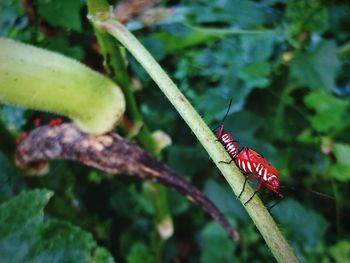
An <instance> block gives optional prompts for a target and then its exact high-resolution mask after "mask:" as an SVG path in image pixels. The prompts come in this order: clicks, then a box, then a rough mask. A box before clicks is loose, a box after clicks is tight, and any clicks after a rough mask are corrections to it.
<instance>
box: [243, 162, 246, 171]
mask: <svg viewBox="0 0 350 263" xmlns="http://www.w3.org/2000/svg"><path fill="white" fill-rule="evenodd" d="M242 170H243V171H245V172H246V169H245V163H244V162H243V161H242Z"/></svg>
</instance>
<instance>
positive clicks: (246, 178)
mask: <svg viewBox="0 0 350 263" xmlns="http://www.w3.org/2000/svg"><path fill="white" fill-rule="evenodd" d="M247 180H248V176H246V177H245V179H244V184H243V188H242V191H241V192H240V194H239V195H238V197H237V198H238V199H239V198H241V195H242V194H243V192H244V188H245V185H246V183H247Z"/></svg>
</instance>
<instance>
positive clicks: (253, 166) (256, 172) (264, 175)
mask: <svg viewBox="0 0 350 263" xmlns="http://www.w3.org/2000/svg"><path fill="white" fill-rule="evenodd" d="M235 161H236V164H237V165H238V167H239V168H240V169H241V170H242V171H244V172H246V173H250V174H253V175H247V176H246V177H245V181H244V185H243V189H242V191H241V193H240V194H239V196H238V198H240V197H241V195H242V193H243V191H244V188H245V185H246V183H247V180H258V181H259V183H258V185H257V186H256V189H255V192H254V194H253V195H252V196H251V197H250V198H249V199H248V201H246V202H245V203H244V204H245V205H246V204H247V203H248V202H249V201H250V200H252V198H253V197H254V196H255V194H256V193H257V192H258V191H259V189H260V187H261V185H262V184H264V185H265V186H266V188H267V189H268V190H269V191H271V192H274V193H275V194H277V195H278V196H279V197H280V198H284V196H283V195H282V194H281V193H280V192H279V190H278V189H279V173H278V170H277V169H276V168H275V167H273V166H272V165H271V164H270V163H269V162H268V161H267V160H266V159H265V158H264V157H263V156H262V155H260V154H258V153H257V152H256V151H254V150H252V149H249V148H244V149H242V150H241V151H240V152H239V154H238V155H237V156H236V158H235ZM271 208H272V207H271ZM271 208H270V209H271Z"/></svg>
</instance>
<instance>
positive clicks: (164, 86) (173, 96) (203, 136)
mask: <svg viewBox="0 0 350 263" xmlns="http://www.w3.org/2000/svg"><path fill="white" fill-rule="evenodd" d="M99 17H101V16H98V17H90V19H91V21H92V23H93V24H94V25H95V26H98V27H100V28H101V29H104V30H106V32H108V33H109V34H111V35H112V36H114V37H115V38H116V39H117V40H118V41H119V42H120V43H121V44H122V45H124V46H125V47H126V48H127V50H129V52H130V53H131V54H132V55H133V56H134V57H135V58H136V60H137V61H138V62H139V63H140V64H141V65H142V66H143V68H144V69H145V70H146V71H147V72H148V74H149V75H150V76H151V77H152V79H153V80H154V81H155V82H156V83H157V84H158V86H159V88H160V89H161V90H162V92H163V93H164V94H165V96H166V97H167V98H168V99H169V101H170V102H171V103H172V104H173V106H174V107H175V108H176V110H177V111H178V112H179V114H180V115H181V117H182V118H183V119H184V120H185V122H186V123H187V125H188V126H189V127H190V128H191V130H192V131H193V133H194V134H195V135H196V137H197V139H198V140H199V141H200V143H201V144H202V145H203V147H204V148H205V149H206V151H207V152H208V154H209V155H210V157H211V159H212V160H213V161H214V163H215V164H216V165H217V167H218V168H219V170H220V171H221V172H222V174H223V176H224V177H225V179H226V180H227V182H228V184H229V185H230V186H231V188H232V190H233V192H234V193H235V194H236V195H238V194H239V192H240V190H241V187H242V185H243V183H244V177H243V176H242V174H241V172H240V171H239V169H238V168H237V166H236V165H233V164H232V165H227V164H219V161H220V160H225V159H228V154H227V153H226V151H225V149H224V148H223V147H222V145H219V144H218V143H215V140H216V138H215V136H214V135H213V133H212V132H211V130H210V129H209V127H208V126H207V125H206V124H205V122H204V121H203V119H202V118H201V117H200V116H199V114H198V113H197V112H196V110H195V109H194V108H193V107H192V105H191V104H190V103H189V101H188V100H187V99H186V98H185V96H184V95H183V94H182V93H181V91H180V90H179V89H178V88H177V86H176V85H175V83H174V82H173V81H172V80H171V79H170V78H169V76H168V75H167V74H166V73H165V72H164V70H163V69H162V68H161V67H160V66H159V64H158V63H157V62H156V61H155V59H154V58H153V57H152V56H151V55H150V53H149V52H148V51H147V50H146V49H145V48H144V47H143V46H142V44H141V43H140V42H139V41H138V40H137V39H136V38H135V36H133V35H132V34H131V33H130V32H129V31H128V30H127V29H126V28H125V27H124V26H123V25H122V24H121V23H119V22H118V21H117V20H115V19H114V18H113V17H109V16H108V14H104V16H102V17H104V19H99ZM252 194H253V190H252V188H251V187H250V186H247V189H246V191H245V192H244V193H243V198H242V200H246V198H247V197H249V196H251V195H252ZM244 207H245V209H246V211H247V212H248V214H249V216H250V217H251V219H252V220H253V222H254V224H255V225H256V227H257V228H258V230H259V231H260V233H261V235H262V236H263V238H264V239H265V241H266V243H267V245H268V246H269V248H270V249H271V251H272V253H273V255H274V256H275V258H276V259H277V261H278V262H298V259H297V258H296V256H295V255H294V252H293V250H292V248H291V247H290V246H289V244H288V243H287V241H286V239H285V238H284V237H283V235H282V234H281V232H280V231H279V229H278V227H277V225H276V223H275V221H274V220H273V219H272V217H271V215H270V214H269V213H268V211H267V210H266V208H265V206H264V205H263V203H262V202H261V200H260V199H259V198H258V197H255V198H254V199H253V200H252V201H251V202H249V203H248V204H247V205H246V206H244Z"/></svg>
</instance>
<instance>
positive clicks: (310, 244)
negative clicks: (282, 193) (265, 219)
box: [272, 199, 328, 256]
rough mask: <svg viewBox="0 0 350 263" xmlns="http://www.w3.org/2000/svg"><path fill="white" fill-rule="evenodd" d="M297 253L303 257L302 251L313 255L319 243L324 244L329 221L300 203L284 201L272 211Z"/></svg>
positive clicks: (289, 200)
mask: <svg viewBox="0 0 350 263" xmlns="http://www.w3.org/2000/svg"><path fill="white" fill-rule="evenodd" d="M272 214H273V215H275V216H276V218H277V219H278V221H279V223H280V225H281V226H283V229H285V230H286V232H287V236H288V237H289V239H290V240H291V243H292V245H293V247H294V249H295V250H296V252H297V253H298V254H299V255H300V256H302V254H301V253H302V251H304V252H306V253H311V252H312V251H313V250H314V249H315V248H316V245H317V243H319V242H322V241H323V238H324V235H325V233H326V230H327V227H328V223H327V221H326V220H325V219H324V218H323V217H322V216H321V215H319V214H317V213H316V212H314V211H312V210H311V209H306V208H305V207H303V206H302V205H301V204H300V203H298V202H296V201H294V200H291V199H287V200H283V201H282V202H281V203H280V204H279V205H278V206H277V207H276V208H274V209H273V210H272Z"/></svg>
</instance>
